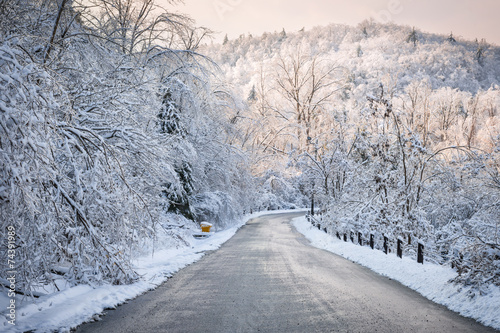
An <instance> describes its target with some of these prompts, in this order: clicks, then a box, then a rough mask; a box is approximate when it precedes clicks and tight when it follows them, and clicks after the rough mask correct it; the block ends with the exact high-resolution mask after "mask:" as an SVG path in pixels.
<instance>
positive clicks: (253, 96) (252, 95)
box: [247, 84, 257, 103]
mask: <svg viewBox="0 0 500 333" xmlns="http://www.w3.org/2000/svg"><path fill="white" fill-rule="evenodd" d="M256 100H257V91H256V90H255V84H254V85H253V86H252V90H250V93H249V94H248V97H247V101H248V102H250V103H253V102H255V101H256Z"/></svg>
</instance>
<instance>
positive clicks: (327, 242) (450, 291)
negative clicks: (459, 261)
mask: <svg viewBox="0 0 500 333" xmlns="http://www.w3.org/2000/svg"><path fill="white" fill-rule="evenodd" d="M292 224H293V225H294V227H295V228H296V229H297V231H299V232H300V233H302V234H303V235H304V236H306V238H307V239H309V241H310V242H311V245H313V246H315V247H317V248H320V249H324V250H327V251H329V252H332V253H335V254H338V255H340V256H342V257H344V258H346V259H349V260H351V261H354V262H356V263H358V264H360V265H363V266H365V267H368V268H370V269H371V270H373V271H375V272H377V273H379V274H381V275H384V276H387V277H389V278H391V279H393V280H397V281H399V282H401V283H402V284H403V285H405V286H407V287H409V288H411V289H413V290H415V291H417V292H418V293H420V294H421V295H423V296H424V297H426V298H428V299H430V300H432V301H433V302H435V303H439V304H442V305H444V306H446V307H447V308H449V309H450V310H452V311H456V312H458V313H460V314H461V315H462V316H465V317H470V318H474V319H475V320H477V321H479V322H481V323H482V324H484V325H487V326H491V327H494V328H495V329H500V288H498V287H496V286H494V285H491V286H489V287H488V289H487V291H488V293H487V294H485V295H478V294H477V293H474V292H472V291H471V289H470V288H467V287H463V286H459V285H456V284H453V283H450V282H449V281H450V280H451V279H452V278H454V277H456V276H457V273H456V272H455V271H454V270H453V269H451V268H450V267H445V266H441V265H436V264H431V263H424V264H423V265H422V264H418V263H417V262H416V261H414V260H412V259H410V258H405V257H403V258H402V259H400V258H398V257H397V256H396V255H395V254H388V255H386V254H384V253H383V252H382V251H378V250H372V249H371V248H370V247H367V246H359V245H355V244H353V243H350V242H343V241H341V240H338V239H337V238H335V237H332V236H331V235H328V234H326V233H324V232H323V231H320V230H318V229H317V228H315V227H313V226H312V225H311V224H310V223H309V222H308V221H307V220H306V218H305V217H300V218H296V219H294V220H293V222H292Z"/></svg>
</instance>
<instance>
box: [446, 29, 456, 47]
mask: <svg viewBox="0 0 500 333" xmlns="http://www.w3.org/2000/svg"><path fill="white" fill-rule="evenodd" d="M446 40H447V41H448V42H450V43H452V44H455V43H456V42H457V40H456V39H455V37H454V36H453V32H452V33H450V36H449V37H448V38H447V39H446Z"/></svg>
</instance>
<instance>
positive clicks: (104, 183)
mask: <svg viewBox="0 0 500 333" xmlns="http://www.w3.org/2000/svg"><path fill="white" fill-rule="evenodd" d="M169 5H171V6H173V5H175V1H171V2H170V3H169ZM209 34H210V31H209V30H208V29H205V28H199V27H196V26H194V23H193V21H192V20H191V19H189V18H188V17H187V16H183V15H180V14H176V13H174V12H173V11H169V10H167V9H165V8H161V7H159V6H158V5H157V4H155V2H154V1H153V0H88V1H87V0H86V1H78V0H73V1H70V0H1V1H0V237H1V238H2V239H3V240H6V239H8V237H7V236H8V232H9V231H11V230H15V237H16V243H15V244H16V247H15V249H14V250H15V251H14V252H12V251H10V252H9V251H8V250H9V248H8V246H7V242H6V241H5V242H2V243H1V244H0V253H1V257H2V258H6V257H7V254H12V253H14V254H15V255H14V256H13V262H15V264H14V266H13V267H10V266H9V265H8V262H7V260H3V261H2V263H1V264H0V275H1V276H2V277H5V276H7V273H6V272H7V271H13V270H15V271H17V272H18V273H17V284H16V286H17V288H19V292H20V293H24V294H32V293H33V291H34V290H39V289H40V286H49V290H50V285H52V289H55V290H56V289H57V288H58V287H57V285H56V284H55V283H54V280H55V279H61V278H63V279H65V280H66V281H68V282H69V283H70V284H79V283H89V284H97V283H102V282H103V281H104V282H109V283H114V284H121V283H129V282H131V281H134V280H135V279H137V278H138V276H137V274H136V273H135V272H134V271H133V269H132V268H131V266H130V260H131V259H132V258H133V257H134V256H137V255H138V254H144V253H146V252H148V251H151V250H152V249H153V247H154V246H173V245H183V244H184V243H185V240H184V239H183V231H182V230H185V229H189V228H195V227H196V225H195V223H194V221H200V220H203V219H206V218H211V219H212V221H215V223H216V228H223V227H225V226H226V225H227V224H228V223H231V221H232V218H234V217H236V216H237V215H238V214H241V213H242V212H243V211H244V210H249V207H250V205H251V204H252V196H249V195H247V193H251V192H253V190H252V189H253V182H252V177H251V176H250V174H249V173H248V171H247V164H248V163H247V158H246V156H245V154H244V153H243V152H242V151H241V150H239V149H236V148H235V146H234V145H233V142H234V141H235V140H238V133H237V132H236V131H235V129H234V126H233V125H232V124H231V122H230V114H229V109H231V108H232V105H233V104H234V100H233V98H232V97H231V94H230V93H229V91H228V90H227V89H226V88H225V87H224V85H222V84H221V82H220V81H219V80H218V79H217V66H216V65H215V64H214V63H213V62H212V61H211V60H209V59H208V58H206V57H205V56H203V55H201V54H199V53H198V52H197V47H198V45H199V43H200V42H201V41H202V40H203V38H205V37H206V36H207V35H209ZM167 213H169V214H171V215H169V214H167ZM176 221H177V222H176ZM178 221H181V222H178ZM181 227H182V229H181ZM159 234H163V235H165V234H166V235H167V237H159V236H158V235H159ZM158 240H160V241H163V242H167V243H168V244H158ZM2 283H4V284H5V281H2Z"/></svg>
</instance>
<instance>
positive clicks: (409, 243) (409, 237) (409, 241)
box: [408, 234, 411, 245]
mask: <svg viewBox="0 0 500 333" xmlns="http://www.w3.org/2000/svg"><path fill="white" fill-rule="evenodd" d="M408 245H411V235H410V234H408Z"/></svg>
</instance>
